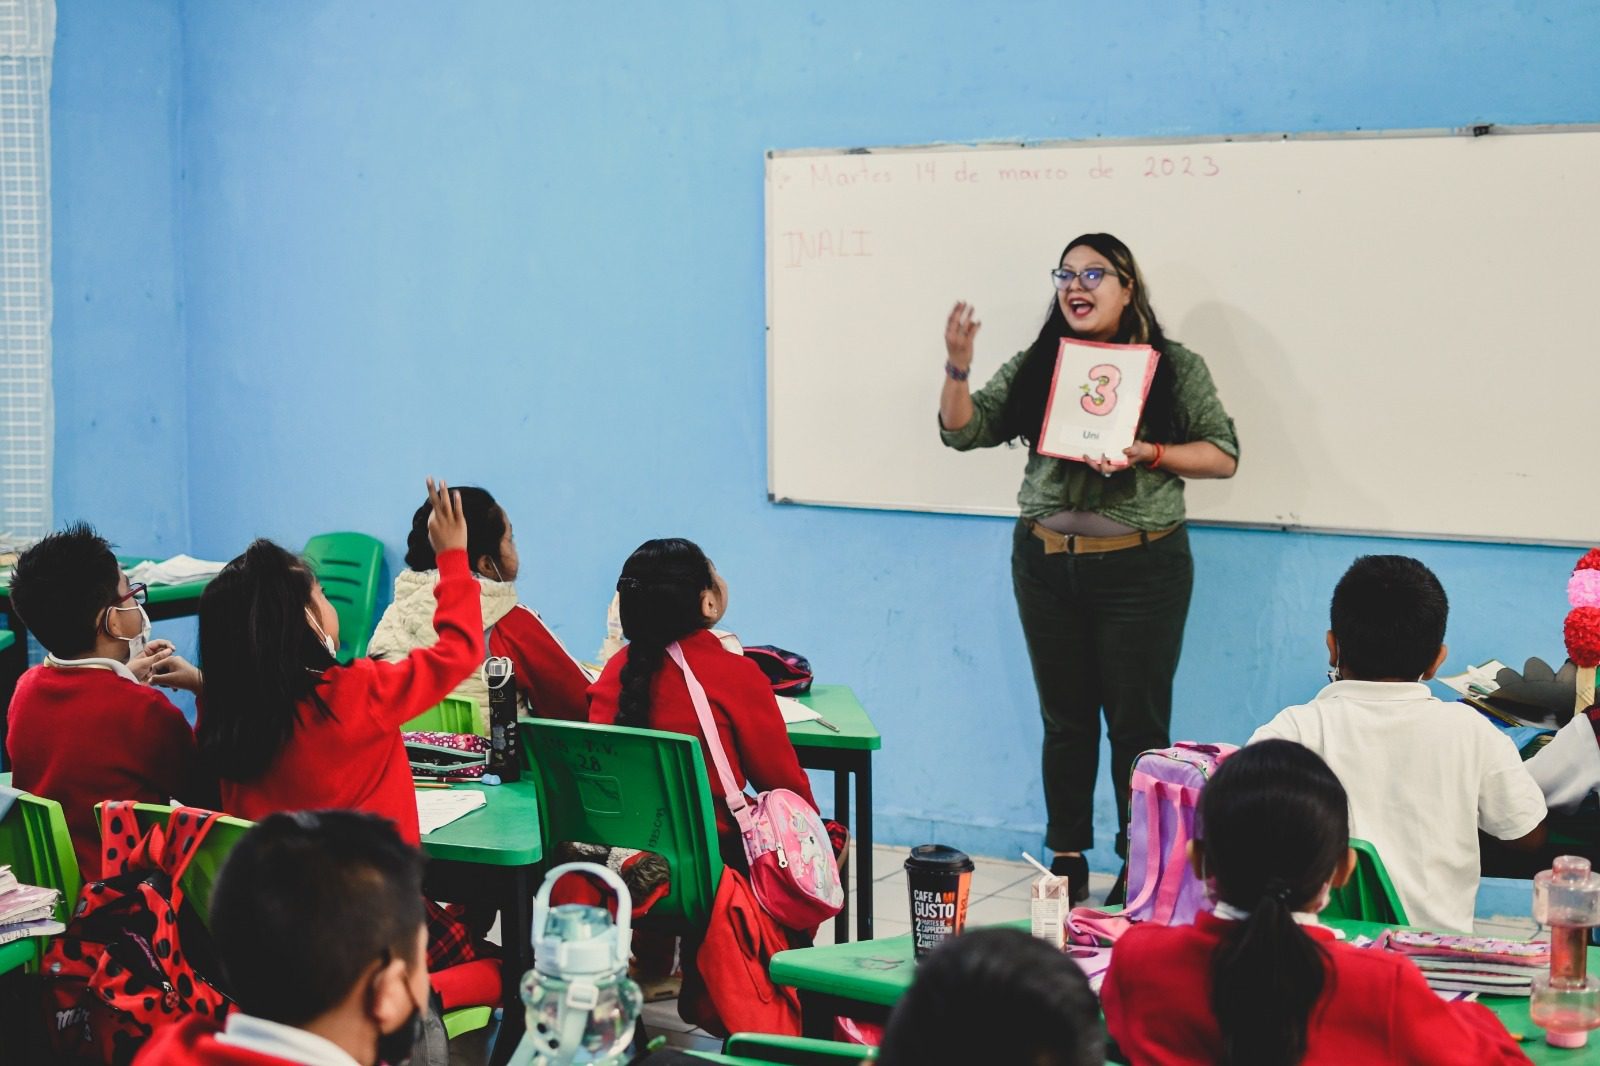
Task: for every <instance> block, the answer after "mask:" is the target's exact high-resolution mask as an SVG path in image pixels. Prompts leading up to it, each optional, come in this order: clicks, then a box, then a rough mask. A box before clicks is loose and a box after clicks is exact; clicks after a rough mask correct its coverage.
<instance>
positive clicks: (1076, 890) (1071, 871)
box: [1050, 855, 1089, 907]
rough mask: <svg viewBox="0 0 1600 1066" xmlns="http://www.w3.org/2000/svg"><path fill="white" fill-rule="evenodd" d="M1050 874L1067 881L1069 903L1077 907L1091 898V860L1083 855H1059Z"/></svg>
mask: <svg viewBox="0 0 1600 1066" xmlns="http://www.w3.org/2000/svg"><path fill="white" fill-rule="evenodd" d="M1050 872H1051V873H1053V874H1055V875H1056V876H1057V877H1065V878H1066V879H1067V902H1068V903H1070V904H1071V905H1072V906H1074V907H1076V906H1077V905H1078V904H1080V903H1082V902H1083V901H1084V900H1086V899H1088V898H1089V860H1088V859H1086V858H1084V857H1083V856H1082V855H1057V856H1056V857H1055V858H1054V859H1051V860H1050Z"/></svg>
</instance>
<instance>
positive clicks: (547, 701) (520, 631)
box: [489, 603, 589, 722]
mask: <svg viewBox="0 0 1600 1066" xmlns="http://www.w3.org/2000/svg"><path fill="white" fill-rule="evenodd" d="M489 654H490V655H503V656H505V657H506V658H508V659H510V660H511V666H512V670H513V676H514V677H515V678H516V682H517V688H519V689H521V690H522V691H523V692H524V693H525V694H526V695H527V697H528V703H529V704H530V705H531V706H532V707H533V713H534V714H535V715H537V716H538V717H540V718H559V719H562V720H563V721H567V722H587V721H588V720H589V679H588V677H586V676H585V675H584V672H583V671H582V670H580V669H578V664H577V663H575V662H573V661H572V656H570V655H568V654H567V649H565V648H563V647H562V646H561V642H560V641H558V640H556V638H555V634H553V633H551V632H550V630H549V629H548V628H546V626H545V624H544V621H543V620H542V619H540V617H539V616H538V615H536V614H534V613H533V612H532V611H530V610H529V609H528V608H526V607H524V606H523V605H522V604H520V603H519V604H517V605H516V606H515V607H513V608H511V610H509V611H507V612H506V614H505V615H504V616H503V617H502V618H501V619H500V621H498V622H496V623H495V624H494V627H493V628H492V629H490V630H489Z"/></svg>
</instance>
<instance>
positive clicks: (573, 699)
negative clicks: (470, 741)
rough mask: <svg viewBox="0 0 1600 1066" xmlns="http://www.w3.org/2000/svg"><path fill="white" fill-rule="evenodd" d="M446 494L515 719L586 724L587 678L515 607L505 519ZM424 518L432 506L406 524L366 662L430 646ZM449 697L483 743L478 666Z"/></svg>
mask: <svg viewBox="0 0 1600 1066" xmlns="http://www.w3.org/2000/svg"><path fill="white" fill-rule="evenodd" d="M453 491H454V492H455V493H456V495H457V496H459V497H460V499H461V509H462V512H463V513H464V514H465V515H466V519H467V562H468V564H469V565H470V566H471V567H472V571H473V573H474V575H475V576H476V577H477V579H478V594H479V600H480V601H481V604H482V610H483V624H484V628H485V629H486V630H487V631H488V654H490V655H496V656H504V657H506V658H508V659H510V660H511V663H512V668H513V676H514V678H515V680H516V686H517V690H518V694H519V696H520V697H521V699H520V701H519V702H520V703H521V704H522V707H523V713H530V712H531V713H532V714H534V715H536V716H537V717H540V718H561V719H565V720H567V721H574V722H582V721H586V720H587V718H588V714H589V696H588V689H589V678H588V676H587V675H585V674H584V672H583V670H582V668H580V667H579V666H578V663H577V660H575V659H573V657H572V656H571V655H569V654H568V653H567V650H566V649H565V648H564V647H562V646H561V642H560V641H559V640H557V639H556V637H555V634H553V633H552V632H551V631H550V629H549V628H548V627H547V626H546V625H545V624H544V622H543V621H542V620H541V619H540V618H539V616H538V615H537V614H535V613H534V612H533V611H532V610H531V609H530V608H528V607H526V606H524V605H523V604H521V603H519V602H517V587H516V585H515V581H516V580H517V572H518V570H519V568H520V563H521V560H520V559H519V557H518V555H517V543H516V540H515V539H514V538H513V537H512V529H511V518H510V516H509V515H507V514H506V512H505V510H504V508H502V507H501V506H500V505H499V504H498V503H497V502H495V498H494V497H493V496H491V495H489V493H488V492H487V491H486V490H484V489H480V488H475V487H472V486H465V487H460V488H457V489H454V490H453ZM431 514H432V505H431V503H426V502H425V503H423V505H422V506H421V507H419V508H417V512H416V514H415V515H413V516H412V519H411V534H410V536H409V537H408V538H407V540H406V569H405V570H404V571H402V572H401V573H400V574H399V575H397V576H396V577H395V579H394V602H392V603H391V604H390V605H389V606H388V608H386V609H385V610H384V612H383V617H382V618H381V619H379V621H378V628H377V630H376V631H374V633H373V634H372V640H371V641H370V642H368V644H367V654H369V655H371V656H372V657H373V658H375V659H397V658H399V657H400V656H402V655H405V654H406V653H408V652H410V651H413V650H415V649H417V648H426V647H428V646H429V645H431V644H432V643H433V642H434V641H435V640H436V639H438V638H437V636H436V634H435V632H434V628H433V616H434V610H435V607H436V600H435V598H434V589H435V587H436V586H437V585H438V583H439V561H438V555H437V553H436V552H435V551H434V547H433V543H432V541H431V540H430V539H429V536H428V520H429V517H430V515H431ZM450 695H452V696H465V697H468V698H470V699H473V700H476V701H477V704H478V710H479V715H480V717H481V718H482V719H483V721H482V723H481V724H482V726H483V728H482V729H481V732H483V733H484V734H485V735H487V733H488V714H489V686H488V683H487V682H486V681H485V680H484V676H483V669H482V667H481V665H480V667H479V668H478V669H475V670H473V672H472V673H471V674H470V675H468V677H467V679H466V680H465V681H463V682H462V683H461V684H460V685H458V686H456V689H455V691H454V692H452V693H450Z"/></svg>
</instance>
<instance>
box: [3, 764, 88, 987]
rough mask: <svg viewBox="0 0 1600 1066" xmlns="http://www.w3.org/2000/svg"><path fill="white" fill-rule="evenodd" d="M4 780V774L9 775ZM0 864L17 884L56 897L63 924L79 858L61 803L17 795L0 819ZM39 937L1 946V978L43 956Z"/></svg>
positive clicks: (72, 900)
mask: <svg viewBox="0 0 1600 1066" xmlns="http://www.w3.org/2000/svg"><path fill="white" fill-rule="evenodd" d="M8 776H9V775H8ZM0 866H9V867H11V872H12V873H14V874H16V875H17V880H19V881H21V882H23V883H24V884H29V885H38V886H40V887H41V888H53V889H56V890H57V891H59V892H60V893H61V902H60V903H59V904H58V905H57V906H56V920H57V921H60V922H65V921H66V920H67V915H69V914H71V913H72V908H73V907H75V906H77V903H78V887H79V874H78V856H77V854H76V853H75V852H74V851H73V850H72V834H71V833H69V832H68V831H67V816H66V815H65V814H63V813H62V811H61V804H59V803H57V802H56V801H55V800H52V799H45V798H44V797H43V796H35V795H33V794H31V793H28V792H23V793H21V794H20V795H19V796H18V797H17V800H16V802H15V803H14V804H12V805H11V809H10V810H9V811H7V812H6V816H5V818H3V819H0ZM45 943H46V941H45V940H44V939H43V938H40V937H28V938H26V939H24V940H13V941H12V942H11V943H9V944H0V974H3V973H9V972H10V971H12V970H15V969H17V968H19V967H27V968H28V969H33V968H34V967H35V966H37V965H38V962H39V959H40V958H41V957H42V955H43V953H44V945H45Z"/></svg>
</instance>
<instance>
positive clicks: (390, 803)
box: [222, 549, 483, 844]
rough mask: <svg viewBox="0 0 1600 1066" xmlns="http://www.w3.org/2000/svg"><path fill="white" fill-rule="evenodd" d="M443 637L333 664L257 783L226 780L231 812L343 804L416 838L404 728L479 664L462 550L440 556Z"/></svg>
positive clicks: (478, 624) (479, 625)
mask: <svg viewBox="0 0 1600 1066" xmlns="http://www.w3.org/2000/svg"><path fill="white" fill-rule="evenodd" d="M435 595H436V598H437V599H438V603H439V606H438V607H437V608H436V609H435V610H434V614H433V626H434V629H436V630H437V631H438V633H439V641H438V643H436V644H433V645H431V646H430V647H426V648H418V649H417V650H416V651H413V652H411V653H410V654H409V655H407V656H406V657H405V658H404V659H398V660H395V661H393V662H378V661H376V660H374V659H357V660H356V661H354V662H352V663H351V664H350V665H348V666H334V667H330V668H329V669H328V670H327V671H326V672H324V673H323V675H322V682H321V684H319V685H318V686H317V695H319V696H321V697H322V701H323V702H324V703H326V704H327V706H328V709H329V710H330V711H332V712H333V713H332V714H331V715H327V714H324V713H322V711H321V710H319V709H318V708H317V707H316V705H315V704H314V703H313V702H312V701H311V700H309V699H308V700H306V701H304V702H303V703H301V704H300V706H299V708H298V710H299V716H300V719H299V725H298V727H297V728H296V729H295V732H294V734H293V735H292V736H291V737H290V738H289V743H288V744H287V745H286V746H285V747H284V749H283V751H281V752H279V753H278V757H277V759H275V760H274V761H273V763H272V765H271V766H270V767H268V769H267V771H266V772H265V773H264V774H262V775H261V776H260V777H259V778H257V779H256V780H254V781H228V780H224V781H223V782H222V806H223V808H224V809H225V810H226V811H227V812H228V813H229V814H235V815H238V816H239V817H241V818H249V819H251V820H259V819H261V818H264V817H266V816H267V815H269V814H272V813H274V812H275V811H299V810H325V809H346V810H357V811H367V812H369V813H371V814H380V815H382V816H384V817H385V818H388V819H390V820H391V821H393V822H394V824H395V825H396V826H397V827H398V828H399V830H400V835H401V836H402V837H404V838H405V839H406V840H407V841H409V842H410V843H412V844H418V843H420V841H421V833H420V832H419V831H418V827H417V797H416V792H415V790H414V789H413V788H412V784H411V766H410V764H409V763H408V762H407V761H406V749H405V745H404V744H403V743H401V741H400V727H401V726H402V725H403V724H404V723H406V722H408V721H410V720H411V719H413V718H415V717H416V716H417V715H419V714H421V713H422V712H423V711H425V710H427V709H428V708H429V707H432V706H433V705H434V704H436V703H438V702H439V701H440V700H442V699H443V698H444V697H446V696H448V695H449V694H450V692H451V690H453V689H454V688H455V687H456V686H457V685H459V684H460V683H461V680H462V679H463V678H465V677H466V676H467V675H468V674H470V673H472V671H473V670H474V669H475V668H476V667H477V666H478V664H479V663H481V662H483V608H482V605H481V604H480V603H479V602H478V583H477V582H476V581H475V580H473V577H472V572H471V570H469V569H468V568H467V553H466V551H465V550H463V549H456V550H453V551H446V552H441V553H440V554H439V587H438V590H437V592H436V593H435Z"/></svg>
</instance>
